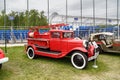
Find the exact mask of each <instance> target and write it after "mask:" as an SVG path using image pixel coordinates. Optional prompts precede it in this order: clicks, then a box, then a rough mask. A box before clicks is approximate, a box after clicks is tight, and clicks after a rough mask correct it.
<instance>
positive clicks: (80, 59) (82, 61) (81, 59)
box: [71, 52, 88, 69]
mask: <svg viewBox="0 0 120 80" xmlns="http://www.w3.org/2000/svg"><path fill="white" fill-rule="evenodd" d="M71 63H72V65H73V66H74V67H75V68H77V69H84V68H85V67H86V66H87V64H88V58H87V56H86V55H85V53H81V52H74V53H73V54H72V56H71Z"/></svg>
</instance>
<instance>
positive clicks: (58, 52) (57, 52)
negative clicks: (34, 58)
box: [37, 48, 61, 54]
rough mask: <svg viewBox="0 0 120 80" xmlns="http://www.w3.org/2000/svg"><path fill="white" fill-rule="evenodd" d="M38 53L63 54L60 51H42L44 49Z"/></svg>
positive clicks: (40, 49)
mask: <svg viewBox="0 0 120 80" xmlns="http://www.w3.org/2000/svg"><path fill="white" fill-rule="evenodd" d="M37 52H44V53H46V54H60V53H61V52H60V51H51V50H49V49H42V48H39V49H38V50H37Z"/></svg>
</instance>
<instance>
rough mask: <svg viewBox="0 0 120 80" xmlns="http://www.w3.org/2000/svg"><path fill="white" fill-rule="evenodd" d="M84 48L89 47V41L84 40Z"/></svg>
mask: <svg viewBox="0 0 120 80" xmlns="http://www.w3.org/2000/svg"><path fill="white" fill-rule="evenodd" d="M83 46H84V47H85V48H87V47H88V41H87V40H83Z"/></svg>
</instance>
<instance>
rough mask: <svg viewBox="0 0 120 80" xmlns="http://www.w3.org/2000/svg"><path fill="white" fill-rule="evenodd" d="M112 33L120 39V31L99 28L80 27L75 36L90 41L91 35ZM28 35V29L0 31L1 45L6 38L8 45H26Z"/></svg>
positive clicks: (42, 31) (41, 31)
mask: <svg viewBox="0 0 120 80" xmlns="http://www.w3.org/2000/svg"><path fill="white" fill-rule="evenodd" d="M71 28H72V27H71V26H70V28H68V26H67V27H66V26H65V27H63V28H62V29H64V30H71ZM47 31H48V30H46V29H45V30H44V29H42V30H40V33H44V32H47ZM106 31H107V32H112V33H114V35H115V38H116V39H118V38H119V35H120V33H119V31H120V30H118V28H99V29H95V28H94V29H93V28H87V27H84V28H82V27H79V28H76V29H75V30H74V36H75V37H81V38H82V39H88V38H89V35H90V34H91V33H97V32H106ZM27 33H28V29H26V30H25V29H17V30H16V29H7V30H0V44H3V43H5V38H6V41H7V43H24V42H27V40H26V39H27Z"/></svg>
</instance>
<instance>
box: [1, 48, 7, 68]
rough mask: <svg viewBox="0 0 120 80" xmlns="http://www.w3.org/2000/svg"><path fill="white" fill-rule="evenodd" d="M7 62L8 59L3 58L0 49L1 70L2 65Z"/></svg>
mask: <svg viewBox="0 0 120 80" xmlns="http://www.w3.org/2000/svg"><path fill="white" fill-rule="evenodd" d="M8 60H9V58H8V57H5V55H4V52H3V50H2V49H0V69H1V68H2V64H3V63H5V62H7V61H8Z"/></svg>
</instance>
